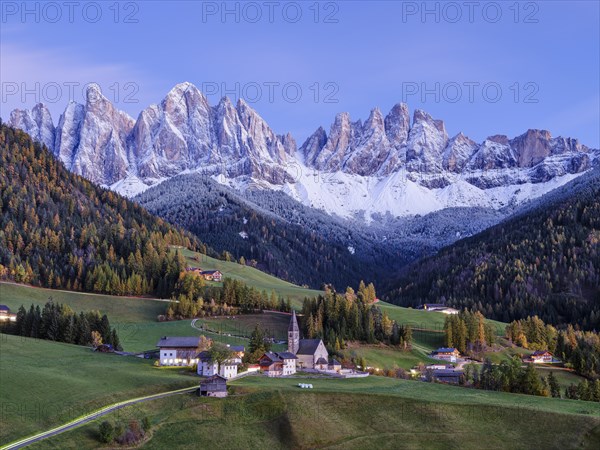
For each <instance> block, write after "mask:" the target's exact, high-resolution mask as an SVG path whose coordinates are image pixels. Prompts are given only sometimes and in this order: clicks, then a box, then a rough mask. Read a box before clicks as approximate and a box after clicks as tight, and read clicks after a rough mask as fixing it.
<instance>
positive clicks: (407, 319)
mask: <svg viewBox="0 0 600 450" xmlns="http://www.w3.org/2000/svg"><path fill="white" fill-rule="evenodd" d="M377 306H379V307H380V308H381V309H382V311H385V312H387V314H388V316H389V317H390V318H391V319H394V320H395V321H396V322H398V323H400V324H408V325H411V326H412V327H413V328H422V329H427V330H435V331H444V321H445V320H446V317H447V315H446V314H444V313H441V312H428V311H423V310H420V309H412V308H402V307H400V306H396V305H392V304H391V303H386V302H378V303H377ZM486 322H487V323H490V324H492V325H493V326H494V328H495V330H496V333H497V334H498V335H499V336H504V334H505V328H506V324H505V323H503V322H498V321H496V320H488V319H486Z"/></svg>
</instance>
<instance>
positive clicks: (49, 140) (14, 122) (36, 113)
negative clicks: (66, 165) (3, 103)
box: [8, 103, 55, 151]
mask: <svg viewBox="0 0 600 450" xmlns="http://www.w3.org/2000/svg"><path fill="white" fill-rule="evenodd" d="M8 123H9V124H10V125H11V126H13V127H15V128H19V129H21V130H24V131H26V132H27V133H28V134H29V135H30V136H31V137H32V138H33V139H35V140H36V141H38V142H41V143H42V144H44V145H45V146H46V147H48V148H49V149H50V150H52V151H54V134H55V129H54V123H53V122H52V116H51V115H50V111H48V108H46V106H45V105H44V104H42V103H38V104H37V105H35V106H34V107H33V108H32V109H31V110H28V109H25V110H22V109H15V110H14V111H12V112H11V113H10V118H9V119H8Z"/></svg>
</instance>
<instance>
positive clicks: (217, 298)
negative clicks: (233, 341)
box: [164, 272, 292, 320]
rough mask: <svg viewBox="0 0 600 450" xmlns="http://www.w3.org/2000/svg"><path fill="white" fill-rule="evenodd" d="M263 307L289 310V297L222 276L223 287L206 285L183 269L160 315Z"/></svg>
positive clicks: (176, 316)
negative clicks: (165, 307) (173, 293)
mask: <svg viewBox="0 0 600 450" xmlns="http://www.w3.org/2000/svg"><path fill="white" fill-rule="evenodd" d="M263 310H274V311H283V312H291V311H292V305H291V302H290V299H289V298H287V299H284V298H283V297H278V296H277V294H276V293H275V291H271V293H270V294H268V293H267V292H266V291H264V290H263V291H261V290H258V289H256V288H255V287H253V286H248V285H247V284H246V283H245V282H243V281H241V280H234V279H231V278H225V279H224V280H223V287H217V286H206V284H205V282H204V279H203V278H202V277H201V276H200V275H197V274H195V273H192V272H185V273H182V274H181V276H180V277H179V281H178V282H177V284H176V285H175V295H174V296H173V297H172V301H171V302H170V303H169V305H168V306H167V309H166V311H165V315H164V318H165V319H166V320H173V319H177V320H178V319H191V318H195V317H204V316H220V315H233V314H246V313H253V312H256V311H263Z"/></svg>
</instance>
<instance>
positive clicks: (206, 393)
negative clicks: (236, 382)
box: [198, 375, 227, 398]
mask: <svg viewBox="0 0 600 450" xmlns="http://www.w3.org/2000/svg"><path fill="white" fill-rule="evenodd" d="M198 396H202V397H220V398H222V397H227V380H226V379H225V378H223V377H222V376H219V375H213V376H211V377H208V378H207V379H206V380H202V381H201V382H200V387H199V388H198Z"/></svg>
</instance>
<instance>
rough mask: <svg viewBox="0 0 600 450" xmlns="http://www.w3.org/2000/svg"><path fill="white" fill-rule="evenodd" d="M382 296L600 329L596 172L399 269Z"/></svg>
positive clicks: (599, 177) (599, 184)
mask: <svg viewBox="0 0 600 450" xmlns="http://www.w3.org/2000/svg"><path fill="white" fill-rule="evenodd" d="M528 157H529V156H528ZM385 298H386V299H387V300H389V301H390V302H392V303H396V304H400V305H404V306H417V305H420V304H422V303H426V302H431V303H440V302H442V303H446V304H448V305H451V306H454V307H456V308H473V309H476V310H479V311H482V312H483V313H484V315H485V316H486V317H489V318H494V319H498V320H502V321H504V322H509V321H511V320H514V319H522V318H525V317H527V316H528V315H534V314H537V315H538V316H539V317H540V318H542V319H543V320H544V321H546V322H548V323H553V324H557V325H566V324H573V325H578V326H580V327H582V328H584V329H598V328H600V168H595V169H593V170H592V171H590V172H588V173H586V174H585V175H583V176H582V177H580V178H578V179H577V180H574V181H572V182H571V183H569V184H567V185H566V186H564V187H563V188H561V189H559V190H556V191H553V192H552V193H550V194H547V195H546V196H544V197H542V198H540V199H538V200H536V201H533V202H531V203H530V204H527V205H526V206H524V207H523V208H522V209H521V210H520V211H519V212H518V213H516V214H515V215H513V216H511V217H510V218H508V219H506V220H505V221H503V222H501V223H500V224H498V225H495V226H493V227H491V228H489V229H487V230H485V231H483V232H481V233H479V234H476V235H475V236H472V237H470V238H467V239H464V240H461V241H458V242H456V243H455V244H453V245H451V246H449V247H446V248H444V249H442V250H441V251H440V252H439V253H438V254H436V255H434V256H431V257H429V258H425V259H423V260H420V261H417V262H415V263H414V264H411V265H409V266H408V267H405V268H404V269H403V270H402V271H401V273H400V275H399V277H397V279H396V282H395V286H394V288H393V289H391V290H390V291H389V292H388V293H387V295H386V296H385Z"/></svg>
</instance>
